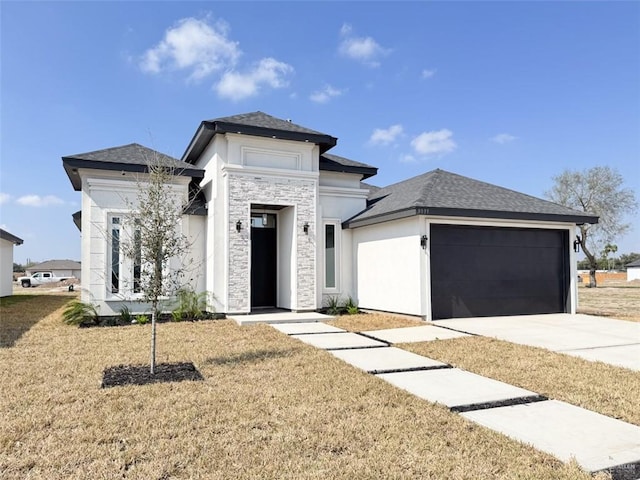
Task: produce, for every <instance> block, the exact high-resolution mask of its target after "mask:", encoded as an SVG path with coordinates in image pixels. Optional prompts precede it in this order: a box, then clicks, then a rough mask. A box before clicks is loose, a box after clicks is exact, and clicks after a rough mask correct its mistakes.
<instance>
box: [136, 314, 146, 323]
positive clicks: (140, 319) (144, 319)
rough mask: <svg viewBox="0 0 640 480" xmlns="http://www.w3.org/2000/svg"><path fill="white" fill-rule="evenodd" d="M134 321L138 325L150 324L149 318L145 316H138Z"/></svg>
mask: <svg viewBox="0 0 640 480" xmlns="http://www.w3.org/2000/svg"><path fill="white" fill-rule="evenodd" d="M134 320H135V322H136V323H137V324H138V325H144V324H146V323H149V317H148V316H147V315H143V314H140V315H136V318H134Z"/></svg>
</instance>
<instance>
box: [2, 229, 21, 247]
mask: <svg viewBox="0 0 640 480" xmlns="http://www.w3.org/2000/svg"><path fill="white" fill-rule="evenodd" d="M0 238H1V239H3V240H6V241H7V242H11V243H13V244H15V245H22V244H23V243H24V240H22V239H21V238H20V237H16V236H15V235H12V234H11V233H9V232H7V231H6V230H3V229H2V228H0Z"/></svg>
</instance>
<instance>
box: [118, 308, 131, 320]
mask: <svg viewBox="0 0 640 480" xmlns="http://www.w3.org/2000/svg"><path fill="white" fill-rule="evenodd" d="M119 316H120V321H121V322H122V323H131V321H132V320H133V316H132V315H131V312H130V311H129V307H127V306H126V305H123V306H121V307H120V315H119Z"/></svg>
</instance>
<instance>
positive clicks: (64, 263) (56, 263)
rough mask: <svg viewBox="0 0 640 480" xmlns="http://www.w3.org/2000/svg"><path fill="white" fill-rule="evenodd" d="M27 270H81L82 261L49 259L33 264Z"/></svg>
mask: <svg viewBox="0 0 640 480" xmlns="http://www.w3.org/2000/svg"><path fill="white" fill-rule="evenodd" d="M27 270H30V271H32V272H34V271H40V270H80V262H76V261H75V260H47V261H46V262H42V263H38V264H37V265H32V266H30V267H29V268H27Z"/></svg>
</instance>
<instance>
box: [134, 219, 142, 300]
mask: <svg viewBox="0 0 640 480" xmlns="http://www.w3.org/2000/svg"><path fill="white" fill-rule="evenodd" d="M133 250H134V251H133V293H140V291H141V288H140V275H141V273H142V237H141V234H140V229H139V228H138V226H137V225H136V229H135V230H134V232H133Z"/></svg>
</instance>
